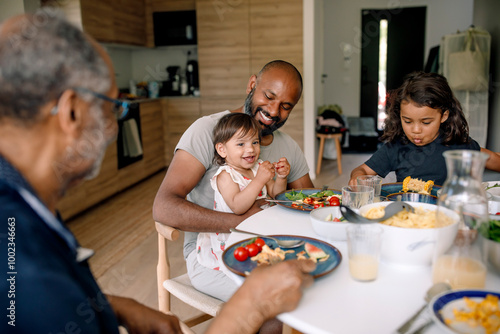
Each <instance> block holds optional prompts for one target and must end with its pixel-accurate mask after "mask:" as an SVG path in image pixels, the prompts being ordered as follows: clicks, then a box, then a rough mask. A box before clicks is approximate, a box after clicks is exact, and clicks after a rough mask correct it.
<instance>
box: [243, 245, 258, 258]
mask: <svg viewBox="0 0 500 334" xmlns="http://www.w3.org/2000/svg"><path fill="white" fill-rule="evenodd" d="M245 248H246V250H247V251H248V256H250V257H252V256H255V255H257V254H259V252H260V248H259V246H257V245H256V244H250V245H247V246H246V247H245Z"/></svg>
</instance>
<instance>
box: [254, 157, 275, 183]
mask: <svg viewBox="0 0 500 334" xmlns="http://www.w3.org/2000/svg"><path fill="white" fill-rule="evenodd" d="M274 172H275V170H274V164H272V163H271V162H269V161H263V162H262V163H261V164H260V166H259V169H258V170H257V174H256V175H255V178H256V179H259V180H262V181H263V183H264V184H265V183H267V182H269V181H270V180H271V179H272V178H273V177H274Z"/></svg>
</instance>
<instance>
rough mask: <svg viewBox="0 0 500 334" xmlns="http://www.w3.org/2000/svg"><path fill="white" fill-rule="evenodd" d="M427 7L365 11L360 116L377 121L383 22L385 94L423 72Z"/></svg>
mask: <svg viewBox="0 0 500 334" xmlns="http://www.w3.org/2000/svg"><path fill="white" fill-rule="evenodd" d="M426 9H427V8H426V7H410V8H397V9H392V10H389V9H363V10H362V11H361V15H362V19H361V25H362V27H361V28H362V32H363V33H362V41H361V43H362V46H363V47H362V51H361V92H360V93H361V94H360V96H361V101H360V116H361V117H373V118H375V119H377V116H378V104H379V96H378V89H379V81H380V77H379V72H380V71H379V69H380V68H379V52H380V21H381V20H383V19H385V20H387V22H388V25H387V65H386V90H387V91H389V90H391V89H395V88H397V87H399V86H400V85H401V83H402V82H403V78H404V77H405V75H407V74H408V73H410V72H413V71H419V70H423V68H424V56H425V24H426Z"/></svg>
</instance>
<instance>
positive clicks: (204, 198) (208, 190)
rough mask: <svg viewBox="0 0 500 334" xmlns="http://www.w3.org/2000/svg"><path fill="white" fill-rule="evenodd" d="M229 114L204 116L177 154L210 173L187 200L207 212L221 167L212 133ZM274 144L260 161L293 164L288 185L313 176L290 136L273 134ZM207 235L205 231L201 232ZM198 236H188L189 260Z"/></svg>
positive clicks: (262, 150)
mask: <svg viewBox="0 0 500 334" xmlns="http://www.w3.org/2000/svg"><path fill="white" fill-rule="evenodd" d="M228 113H229V110H226V111H223V112H220V113H216V114H212V115H209V116H204V117H201V118H199V119H198V120H196V121H195V122H194V123H193V124H192V125H191V126H190V127H189V128H188V129H187V130H186V132H184V134H183V135H182V137H181V139H180V140H179V143H178V144H177V146H176V148H175V150H176V151H177V150H184V151H186V152H188V153H189V154H191V155H192V156H194V157H195V158H196V159H197V160H198V161H199V162H201V163H202V164H203V166H205V168H206V169H207V171H206V172H205V175H203V178H202V179H201V181H200V182H199V183H198V184H197V185H196V187H195V188H194V189H193V190H192V191H191V192H190V193H189V194H188V196H187V199H188V200H189V201H191V202H193V203H196V204H198V205H200V206H203V207H205V208H207V209H213V204H214V191H213V189H212V187H211V186H210V179H211V178H212V177H213V176H214V174H215V172H216V171H217V169H218V168H219V166H218V165H217V164H216V163H215V162H214V145H213V140H212V132H213V129H214V127H215V125H216V124H217V122H218V121H219V119H221V118H222V117H223V116H224V115H226V114H228ZM273 136H274V138H273V142H272V143H271V145H268V146H261V148H260V156H259V158H260V159H262V160H264V161H266V160H268V161H270V162H277V161H278V160H279V159H280V158H282V157H285V158H287V160H288V162H289V163H290V167H291V168H290V174H289V175H288V182H289V183H290V182H293V181H296V180H298V179H300V178H301V177H303V176H304V175H306V174H308V173H309V167H308V165H307V161H306V159H305V157H304V154H303V153H302V150H301V149H300V147H299V146H298V145H297V143H296V142H295V141H294V140H293V139H292V138H291V137H290V136H289V135H287V134H286V133H283V132H281V131H279V130H277V131H275V132H273ZM199 232H205V231H199ZM196 235H197V234H196V233H185V236H184V256H185V257H187V255H189V253H190V252H191V251H192V250H193V249H194V247H195V244H196Z"/></svg>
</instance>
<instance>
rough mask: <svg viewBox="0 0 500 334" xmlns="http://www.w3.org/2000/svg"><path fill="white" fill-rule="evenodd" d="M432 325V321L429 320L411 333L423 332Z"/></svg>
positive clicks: (418, 333)
mask: <svg viewBox="0 0 500 334" xmlns="http://www.w3.org/2000/svg"><path fill="white" fill-rule="evenodd" d="M430 325H432V321H427V322H426V323H425V324H423V325H422V326H420V327H419V328H417V329H416V330H415V331H414V332H412V333H411V334H423V333H424V332H425V331H426V330H427V328H428V327H429V326H430Z"/></svg>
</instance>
